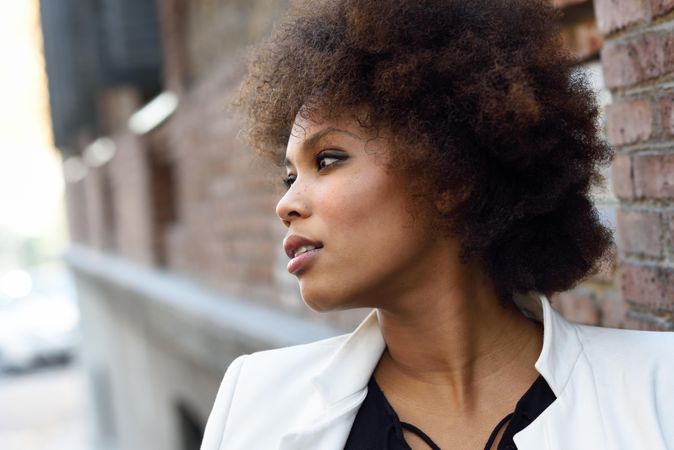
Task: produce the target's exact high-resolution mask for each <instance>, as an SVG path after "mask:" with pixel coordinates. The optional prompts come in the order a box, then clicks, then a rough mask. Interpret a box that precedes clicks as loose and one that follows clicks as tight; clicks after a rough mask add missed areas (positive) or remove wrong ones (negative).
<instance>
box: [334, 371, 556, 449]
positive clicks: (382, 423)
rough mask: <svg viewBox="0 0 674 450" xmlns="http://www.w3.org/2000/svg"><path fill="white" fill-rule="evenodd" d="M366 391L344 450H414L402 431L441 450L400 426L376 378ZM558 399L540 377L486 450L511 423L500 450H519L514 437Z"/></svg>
mask: <svg viewBox="0 0 674 450" xmlns="http://www.w3.org/2000/svg"><path fill="white" fill-rule="evenodd" d="M367 387H368V391H367V396H366V397H365V400H364V401H363V404H362V405H361V406H360V409H359V410H358V414H357V415H356V419H355V420H354V422H353V425H352V427H351V432H350V433H349V437H348V439H347V441H346V446H345V447H344V450H411V449H410V446H409V445H408V444H407V442H405V438H404V437H403V428H405V429H407V430H409V431H411V432H413V433H414V434H416V435H417V436H419V437H420V438H421V439H423V440H424V442H426V443H427V444H428V447H429V448H431V449H432V450H440V447H438V446H437V445H436V444H435V443H434V442H433V441H432V440H431V438H430V437H428V436H427V435H426V434H425V433H424V432H423V431H421V430H420V429H419V428H417V427H415V426H414V425H412V424H410V423H407V422H400V419H399V418H398V415H397V414H396V412H395V411H394V410H393V407H392V406H391V404H390V403H389V402H388V400H386V397H385V396H384V393H383V392H382V391H381V389H380V388H379V385H378V384H377V382H376V381H375V379H374V376H372V377H370V381H369V382H368V384H367ZM555 399H556V397H555V394H554V393H553V392H552V390H551V389H550V386H548V383H547V382H546V381H545V378H543V376H541V375H539V376H538V378H536V381H534V383H533V384H532V385H531V386H530V387H529V389H528V390H527V392H525V393H524V395H523V396H522V398H520V400H519V401H518V402H517V404H516V405H515V411H513V412H511V413H510V414H508V415H507V416H505V417H504V418H503V419H502V420H501V422H499V423H498V424H497V425H496V427H495V428H494V431H492V433H491V436H489V438H488V439H487V440H486V441H485V442H486V444H485V450H488V449H489V448H491V446H492V444H493V442H494V439H495V438H496V435H497V434H498V431H499V430H500V429H501V427H502V426H503V424H504V423H505V422H507V421H508V419H511V420H510V423H509V424H508V426H507V427H506V430H505V432H504V434H503V436H502V437H501V441H500V442H499V444H498V450H514V449H516V448H517V447H516V446H515V443H514V442H513V436H514V435H515V434H516V433H517V432H519V431H521V430H522V429H524V428H526V427H527V426H528V425H529V424H530V423H531V422H533V421H534V419H535V418H536V417H538V416H539V414H541V413H542V412H543V411H544V410H545V408H547V407H548V406H549V405H550V404H551V403H552V402H553V401H555ZM485 438H486V436H485Z"/></svg>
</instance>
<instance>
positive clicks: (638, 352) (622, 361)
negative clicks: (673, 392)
mask: <svg viewBox="0 0 674 450" xmlns="http://www.w3.org/2000/svg"><path fill="white" fill-rule="evenodd" d="M576 330H577V331H578V337H579V339H580V342H581V344H582V347H583V352H584V353H585V354H586V355H587V357H588V360H589V363H590V365H591V366H592V367H593V369H595V370H596V371H606V370H611V371H614V370H620V371H621V372H622V373H624V374H625V375H630V374H639V375H642V376H651V375H652V374H654V373H656V372H657V373H658V374H659V375H666V377H667V378H669V379H670V380H671V379H672V378H674V332H669V331H642V330H625V329H617V328H603V327H596V326H590V325H576Z"/></svg>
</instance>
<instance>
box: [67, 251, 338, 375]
mask: <svg viewBox="0 0 674 450" xmlns="http://www.w3.org/2000/svg"><path fill="white" fill-rule="evenodd" d="M63 258H64V260H65V261H66V263H67V264H68V265H69V266H70V268H71V269H72V270H73V272H74V273H75V275H76V278H77V279H78V283H81V282H86V283H88V284H90V283H94V286H93V289H92V288H91V287H90V288H89V289H86V291H87V292H88V293H91V292H96V293H97V294H98V293H99V292H100V297H99V300H100V301H102V302H105V303H108V304H109V306H110V308H111V309H114V310H116V311H120V312H122V314H123V315H124V317H128V318H129V320H131V321H134V322H135V323H136V324H137V326H139V327H141V328H142V329H143V331H144V332H147V333H150V334H152V335H153V336H156V337H158V338H159V339H160V340H161V341H162V342H163V343H164V345H165V344H168V345H170V346H171V347H172V348H175V349H176V350H180V351H181V353H183V354H184V355H185V356H187V357H188V358H190V359H193V360H195V362H197V363H198V364H201V365H205V366H208V367H210V368H212V369H214V370H219V371H222V370H223V369H225V368H226V367H227V365H228V364H229V362H230V361H231V359H232V354H240V353H251V352H254V351H258V350H264V349H270V348H278V347H285V346H290V345H298V344H303V343H307V342H312V341H315V340H319V339H324V338H328V337H332V336H336V335H338V334H342V333H344V330H339V329H336V328H333V327H330V326H328V325H325V324H320V323H314V322H310V321H307V320H304V319H300V318H297V317H294V316H292V315H289V314H287V313H283V312H279V311H276V310H272V309H270V308H266V307H264V306H260V305H258V304H252V303H247V302H245V301H243V300H241V299H236V298H232V297H228V296H226V295H223V294H221V293H217V292H214V291H211V290H209V289H207V288H204V287H203V286H200V285H199V284H198V283H196V282H194V281H191V280H189V279H187V278H185V277H182V276H180V275H177V274H173V273H169V272H164V271H160V270H157V269H155V268H152V267H147V266H143V265H140V264H137V263H133V262H130V261H128V260H126V259H123V258H121V257H118V256H115V255H110V254H106V253H102V252H99V251H96V250H93V249H91V248H88V247H86V246H82V245H76V244H73V245H71V246H70V248H69V249H68V250H67V252H66V253H65V254H64V256H63ZM82 300H85V301H90V299H82ZM85 320H86V319H85Z"/></svg>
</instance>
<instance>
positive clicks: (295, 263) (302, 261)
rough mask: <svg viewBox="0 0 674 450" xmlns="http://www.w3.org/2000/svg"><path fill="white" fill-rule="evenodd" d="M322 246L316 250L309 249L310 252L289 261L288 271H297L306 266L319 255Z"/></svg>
mask: <svg viewBox="0 0 674 450" xmlns="http://www.w3.org/2000/svg"><path fill="white" fill-rule="evenodd" d="M319 250H320V248H317V249H315V250H309V251H308V252H304V253H302V254H301V255H300V256H296V257H294V258H293V259H291V260H290V261H289V262H288V272H290V273H295V272H297V271H298V270H300V269H302V268H303V267H305V266H306V265H307V264H309V262H311V261H312V260H313V259H314V258H315V257H316V256H317V255H318V251H319Z"/></svg>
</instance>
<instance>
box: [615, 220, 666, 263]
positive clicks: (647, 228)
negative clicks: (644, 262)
mask: <svg viewBox="0 0 674 450" xmlns="http://www.w3.org/2000/svg"><path fill="white" fill-rule="evenodd" d="M617 219H618V220H617V221H618V239H619V242H620V246H621V248H622V249H623V250H624V251H625V252H626V253H638V254H643V255H647V256H655V257H660V256H662V225H661V223H660V214H659V213H657V212H648V211H625V210H623V209H618V214H617Z"/></svg>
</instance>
